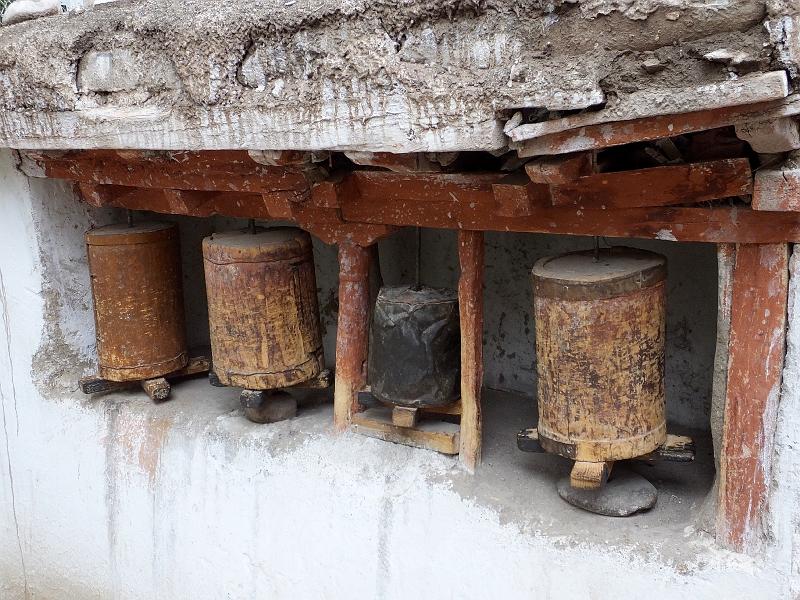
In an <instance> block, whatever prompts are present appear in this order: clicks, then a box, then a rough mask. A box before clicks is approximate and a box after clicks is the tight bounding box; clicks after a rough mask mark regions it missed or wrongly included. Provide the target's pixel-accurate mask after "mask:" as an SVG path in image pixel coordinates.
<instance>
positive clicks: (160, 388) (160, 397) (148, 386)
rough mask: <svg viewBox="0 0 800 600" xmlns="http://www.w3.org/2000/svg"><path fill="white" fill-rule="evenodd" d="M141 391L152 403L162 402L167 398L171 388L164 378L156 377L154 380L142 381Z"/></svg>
mask: <svg viewBox="0 0 800 600" xmlns="http://www.w3.org/2000/svg"><path fill="white" fill-rule="evenodd" d="M142 389H143V390H144V393H145V394H147V397H148V398H150V400H152V401H153V402H163V401H164V400H166V399H167V398H169V393H170V391H171V389H172V388H171V386H170V384H169V381H167V380H166V379H165V378H163V377H156V378H154V379H145V380H144V381H142Z"/></svg>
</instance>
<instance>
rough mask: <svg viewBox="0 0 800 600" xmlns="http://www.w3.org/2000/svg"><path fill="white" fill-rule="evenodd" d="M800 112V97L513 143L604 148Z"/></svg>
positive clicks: (551, 150)
mask: <svg viewBox="0 0 800 600" xmlns="http://www.w3.org/2000/svg"><path fill="white" fill-rule="evenodd" d="M798 113H800V98H797V97H791V98H788V99H786V100H781V101H777V102H775V101H773V102H762V103H758V104H750V105H746V106H733V107H728V108H716V109H711V110H700V111H696V112H690V113H683V114H675V115H662V116H657V117H643V118H639V119H632V120H629V121H620V120H615V121H611V122H607V123H590V124H585V125H577V126H576V127H575V128H568V129H566V130H562V131H556V132H550V133H542V134H541V137H536V138H533V139H528V140H525V141H520V142H518V143H516V144H514V145H513V147H515V148H516V150H517V153H518V154H519V156H521V157H528V156H546V155H553V154H567V153H571V152H582V151H586V150H600V149H602V148H611V147H613V146H622V145H624V144H631V143H634V142H646V141H652V140H657V139H661V138H670V137H675V136H678V135H683V134H686V133H693V132H696V131H705V130H708V129H717V128H719V127H728V126H730V125H736V124H739V123H747V122H748V121H750V120H756V119H757V120H762V119H773V118H781V117H786V116H791V115H796V114H798Z"/></svg>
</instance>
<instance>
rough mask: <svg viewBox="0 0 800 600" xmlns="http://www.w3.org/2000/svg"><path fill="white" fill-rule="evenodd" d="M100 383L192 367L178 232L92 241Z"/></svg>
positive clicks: (118, 229) (151, 229)
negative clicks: (101, 380) (105, 380)
mask: <svg viewBox="0 0 800 600" xmlns="http://www.w3.org/2000/svg"><path fill="white" fill-rule="evenodd" d="M86 247H87V253H88V257H89V273H90V277H91V282H92V298H93V300H94V316H95V326H96V331H97V354H98V362H99V367H100V376H101V377H102V378H104V379H107V380H109V381H140V380H147V379H153V378H156V377H161V376H163V375H166V374H168V373H171V372H173V371H177V370H178V369H182V368H183V367H185V366H186V364H187V362H188V353H187V349H186V331H185V324H184V314H183V288H182V285H181V258H180V242H179V239H178V227H177V226H176V225H175V224H174V223H139V224H136V225H134V226H128V225H127V224H119V225H109V226H107V227H99V228H97V229H92V230H91V231H88V232H87V233H86Z"/></svg>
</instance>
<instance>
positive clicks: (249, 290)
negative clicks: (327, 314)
mask: <svg viewBox="0 0 800 600" xmlns="http://www.w3.org/2000/svg"><path fill="white" fill-rule="evenodd" d="M203 262H204V265H205V276H206V293H207V296H208V318H209V324H210V331H211V353H212V360H213V365H214V372H215V374H216V377H217V378H218V379H219V382H220V383H221V384H222V385H228V386H235V387H241V388H245V390H273V389H279V388H285V387H290V386H293V385H297V384H300V383H303V382H306V381H308V380H310V379H313V378H315V377H317V376H318V375H319V374H320V373H321V371H322V369H323V354H322V338H321V335H320V326H319V313H318V308H317V285H316V276H315V274H314V256H313V249H312V245H311V237H310V236H309V235H308V233H306V232H304V231H302V230H300V229H296V228H291V227H280V228H274V229H267V230H264V229H260V228H259V229H255V228H253V229H252V230H245V231H232V232H227V233H215V234H214V235H212V236H211V237H208V238H206V239H204V240H203ZM242 399H243V404H244V403H245V396H243V397H242Z"/></svg>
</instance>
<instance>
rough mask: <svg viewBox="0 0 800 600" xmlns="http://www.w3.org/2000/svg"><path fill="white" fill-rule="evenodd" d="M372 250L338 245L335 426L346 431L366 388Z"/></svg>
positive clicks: (346, 244)
mask: <svg viewBox="0 0 800 600" xmlns="http://www.w3.org/2000/svg"><path fill="white" fill-rule="evenodd" d="M369 263H370V250H369V248H367V247H363V246H359V245H358V244H355V243H353V242H351V241H347V240H345V241H342V242H341V243H340V244H339V322H338V325H337V329H336V383H335V389H334V394H333V422H334V425H335V427H336V429H337V430H338V431H343V430H345V429H347V427H348V426H349V425H350V420H351V418H352V416H353V414H354V413H357V412H358V411H359V408H360V407H359V404H358V392H359V391H360V390H361V389H363V388H364V385H365V383H366V375H365V368H364V364H365V362H366V360H367V339H368V338H367V336H368V333H369V331H368V330H369V311H370V306H369Z"/></svg>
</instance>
